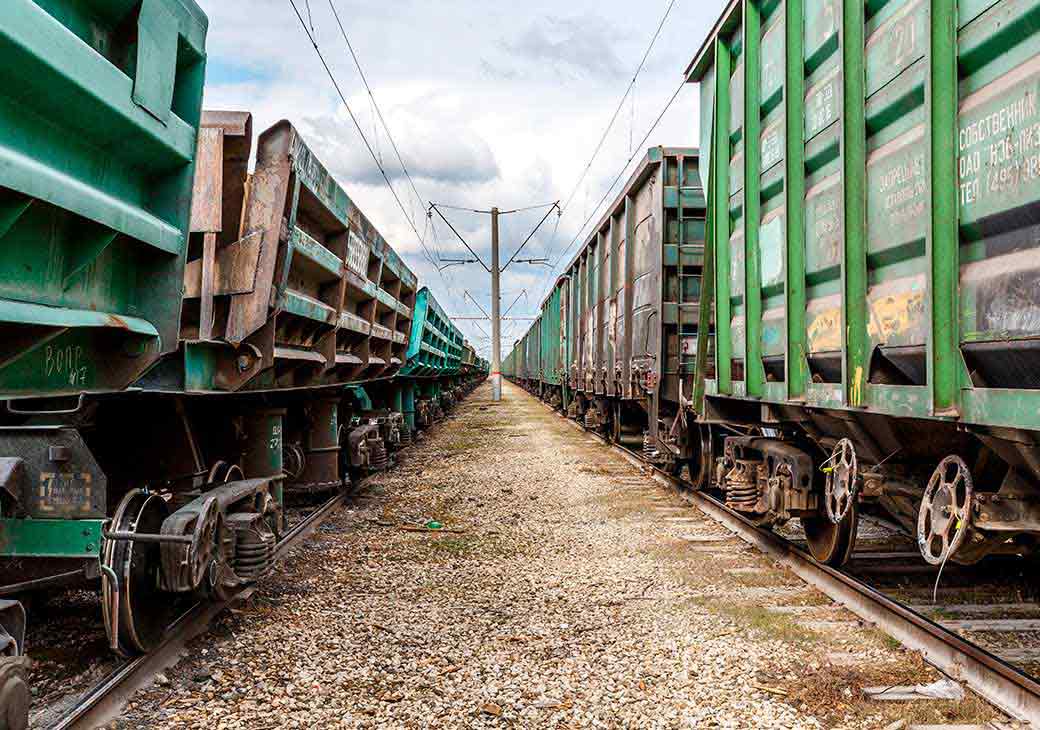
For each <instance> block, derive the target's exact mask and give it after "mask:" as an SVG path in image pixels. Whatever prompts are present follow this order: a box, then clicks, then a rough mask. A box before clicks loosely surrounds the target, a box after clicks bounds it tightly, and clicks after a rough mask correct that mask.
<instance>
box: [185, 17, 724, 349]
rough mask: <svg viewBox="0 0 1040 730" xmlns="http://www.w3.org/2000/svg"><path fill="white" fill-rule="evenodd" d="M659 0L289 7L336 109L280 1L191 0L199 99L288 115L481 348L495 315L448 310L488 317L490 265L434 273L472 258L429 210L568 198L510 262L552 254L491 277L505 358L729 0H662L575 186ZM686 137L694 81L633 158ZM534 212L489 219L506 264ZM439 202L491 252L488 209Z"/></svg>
mask: <svg viewBox="0 0 1040 730" xmlns="http://www.w3.org/2000/svg"><path fill="white" fill-rule="evenodd" d="M670 1H671V0H647V1H646V2H644V3H632V2H630V1H622V0H598V1H596V2H591V1H590V2H586V1H585V0H575V1H572V2H567V3H561V2H551V1H548V0H527V1H525V2H522V3H520V2H500V1H495V0H440V1H438V2H429V1H427V2H418V1H416V0H395V2H388V1H386V0H383V1H378V0H294V2H295V3H296V6H297V8H298V9H299V12H300V13H301V15H302V16H303V18H304V22H305V25H306V27H307V30H310V29H311V28H313V35H314V37H315V39H316V41H317V44H318V47H319V49H320V50H321V53H322V55H323V56H324V58H325V61H326V62H327V63H328V65H329V68H330V69H331V71H332V74H333V76H334V77H335V79H336V82H337V83H338V85H339V87H340V89H341V90H342V93H343V95H344V97H345V98H346V100H347V105H346V106H345V105H344V104H343V102H342V100H341V99H340V97H339V95H338V93H337V91H336V89H335V87H334V86H333V83H332V81H330V79H329V76H328V75H327V74H326V72H325V70H324V68H323V67H322V65H321V61H320V60H319V58H318V55H317V53H316V52H315V50H314V48H313V46H312V45H311V43H310V41H309V40H308V38H307V34H306V32H305V29H304V25H301V23H300V21H299V19H298V18H297V15H296V13H295V12H294V10H293V6H292V4H291V2H290V0H198V2H199V4H200V5H201V6H202V8H203V9H204V10H205V11H206V13H207V15H208V16H209V19H210V30H209V40H208V56H209V58H208V66H207V79H206V97H205V107H206V108H207V109H222V110H244V111H250V112H252V113H253V117H254V130H255V131H256V133H257V134H259V133H260V132H261V131H263V130H264V129H267V128H268V127H270V126H271V125H273V124H274V123H276V122H277V121H279V120H281V119H288V120H290V121H291V122H292V123H293V125H294V126H296V128H297V129H299V130H300V132H301V134H302V135H303V137H304V139H305V140H306V141H307V144H308V146H309V147H310V148H311V150H312V151H313V152H314V153H315V154H316V155H317V157H318V158H319V159H320V160H322V162H323V163H325V165H326V167H328V168H329V170H330V171H331V172H332V174H333V175H334V176H335V178H336V179H337V180H338V181H339V183H340V184H341V185H342V186H343V188H344V189H345V190H346V191H347V194H348V195H349V196H350V197H351V198H352V199H353V200H354V202H355V203H356V204H357V205H358V206H359V207H360V208H361V209H362V210H363V211H364V212H365V215H366V216H368V218H369V219H370V220H371V221H372V222H373V223H374V224H375V226H376V227H377V228H378V229H379V231H380V232H381V233H382V234H383V236H384V238H386V239H387V241H389V242H390V243H391V245H392V246H393V247H394V249H395V250H396V251H397V252H398V253H399V254H400V255H401V256H402V257H403V258H404V260H405V262H406V263H407V264H408V266H409V267H410V268H411V269H412V271H414V272H415V273H416V275H417V276H418V277H419V281H420V285H421V286H422V285H424V286H428V287H430V289H431V290H432V291H433V293H434V296H435V297H436V298H437V300H438V302H440V304H441V306H442V308H443V309H444V310H445V311H446V312H447V313H448V314H449V315H453V316H455V317H456V324H457V325H458V326H459V328H460V329H461V330H462V332H463V334H464V335H465V336H466V338H467V339H468V340H469V341H470V342H471V343H473V345H474V346H475V347H476V348H477V349H478V351H480V352H481V353H482V354H483V355H484V356H485V357H487V356H489V353H490V337H489V336H488V334H489V333H490V331H491V325H490V322H481V321H470V320H461V319H458V318H459V317H481V316H483V314H482V312H481V308H483V309H484V310H486V311H490V308H491V304H490V301H491V297H490V288H491V285H490V276H489V275H488V273H487V272H486V271H485V270H484V269H483V268H482V267H481V266H480V265H477V264H472V265H467V266H451V267H448V268H446V269H443V270H439V268H440V267H441V266H443V263H444V260H446V259H452V258H455V259H458V258H464V257H467V256H469V254H468V252H467V251H466V250H465V248H464V247H463V244H462V243H460V242H459V241H458V239H457V238H455V235H454V234H453V233H452V232H451V230H450V229H449V228H448V227H447V226H446V225H445V224H444V223H443V221H441V220H440V218H438V217H437V216H436V214H434V217H433V220H432V222H431V221H430V220H429V219H428V218H427V215H426V213H427V208H428V204H429V203H430V202H434V203H438V204H444V205H450V206H456V207H461V208H467V209H475V210H488V209H490V208H491V207H492V206H497V207H499V208H500V209H502V210H508V209H518V208H526V207H528V206H537V205H544V204H549V203H552V202H553V201H556V200H559V201H560V202H561V204H563V203H565V202H566V201H567V199H568V198H571V197H572V193H573V199H572V202H571V203H570V205H567V206H566V207H565V208H564V210H563V213H562V215H561V216H557V215H556V214H555V213H553V214H552V215H551V216H550V218H549V219H548V220H547V221H546V223H545V224H544V225H543V226H542V228H541V229H540V230H539V232H538V234H536V235H535V237H534V238H533V239H532V240H531V242H530V243H529V244H528V245H527V247H526V248H525V249H524V252H523V254H522V256H521V258H539V257H548V258H549V259H550V261H551V262H552V263H554V264H555V263H557V262H559V265H558V266H556V267H555V268H553V267H549V266H541V265H527V264H516V263H514V264H513V265H512V266H510V267H509V268H508V269H507V270H506V271H504V272H503V275H502V284H501V286H502V307H503V311H504V310H505V309H506V308H508V307H510V306H511V305H512V309H511V311H510V312H509V316H510V317H516V318H518V319H516V320H514V321H507V322H504V323H503V336H502V356H503V357H505V356H506V354H508V352H509V350H510V349H511V348H512V345H513V342H514V341H515V340H516V339H517V338H518V337H520V336H521V335H522V334H523V333H524V332H525V331H526V329H527V327H528V326H529V325H530V321H529V320H527V319H523V318H530V317H534V316H537V313H538V309H539V306H540V304H541V300H542V298H543V297H544V295H545V294H546V293H547V287H548V286H549V284H550V283H551V282H552V281H553V280H555V278H556V277H557V276H558V275H559V274H560V272H561V269H562V268H563V267H564V266H565V265H566V264H567V263H568V261H569V260H570V259H571V257H572V256H573V255H574V254H575V253H576V252H577V251H578V250H579V249H580V246H581V244H582V243H583V242H584V237H585V236H586V235H587V230H588V228H589V227H590V226H592V225H595V223H596V221H597V220H598V218H599V217H600V215H601V214H602V211H603V208H604V206H599V207H598V208H597V204H598V203H599V202H600V201H601V200H602V199H603V197H604V195H605V194H607V191H608V190H609V189H610V185H611V183H612V182H613V181H614V180H615V178H616V177H617V176H618V174H619V173H620V172H621V171H622V169H623V167H624V164H625V162H626V160H628V158H629V157H630V156H631V155H632V154H633V153H636V160H635V161H634V162H632V164H631V165H629V168H628V169H627V170H626V171H625V172H624V174H623V175H622V182H621V183H620V184H619V186H618V187H616V188H615V189H614V190H613V192H611V193H610V195H609V197H608V203H609V202H610V201H612V200H613V199H614V198H615V197H616V196H617V194H618V193H619V192H620V185H623V184H624V181H625V180H626V179H627V177H628V174H629V172H630V170H631V169H632V168H634V166H635V165H636V164H638V160H639V158H640V157H641V156H642V155H641V154H639V150H638V149H637V145H638V144H639V142H640V140H641V139H642V138H643V137H644V135H645V134H646V133H647V131H648V130H649V128H650V126H651V125H652V124H653V122H654V120H655V119H656V118H657V116H658V115H659V114H660V113H661V110H662V109H664V108H665V106H666V104H667V102H668V100H669V99H670V98H671V96H672V95H673V94H674V93H675V91H676V89H677V88H678V87H679V86H680V85H681V83H682V72H683V70H684V69H685V68H686V65H687V64H688V63H689V61H690V60H691V58H692V57H693V55H694V54H695V53H696V51H697V49H698V47H699V46H700V44H701V42H702V41H703V39H704V38H705V36H706V35H707V34H708V32H709V31H710V28H711V26H712V24H713V23H714V21H715V19H716V18H717V16H718V15H719V14H720V13H721V11H722V6H723V4H724V0H675V2H674V5H673V7H672V9H671V12H670V14H669V16H668V20H667V21H666V23H665V26H664V28H663V29H662V31H661V33H660V36H659V37H658V39H657V41H656V43H655V45H654V48H653V50H652V52H651V54H650V56H649V58H648V59H647V62H646V65H645V67H644V69H643V72H642V73H641V74H640V76H639V78H638V80H637V82H636V84H635V87H634V91H633V93H632V94H631V95H630V97H629V98H628V99H627V100H626V102H625V104H624V105H623V107H622V109H621V113H620V114H619V115H618V118H617V121H616V122H615V124H614V126H613V128H612V130H611V132H610V133H609V135H608V136H607V139H606V142H605V143H604V145H603V148H602V151H601V152H600V154H599V156H598V157H597V159H596V161H595V163H594V164H593V165H592V166H591V168H590V169H589V172H588V174H587V175H586V176H585V179H584V181H583V182H582V183H581V184H580V185H578V183H579V179H580V178H581V176H582V172H583V170H584V169H585V167H586V165H587V163H588V162H589V159H590V158H591V157H592V154H593V152H594V150H595V148H596V145H597V143H598V142H599V140H600V138H601V136H602V134H603V132H604V130H605V129H606V127H607V124H608V122H610V119H611V116H612V115H613V114H614V110H615V109H616V108H617V106H618V102H619V101H620V99H621V97H622V95H623V94H624V93H625V89H626V88H627V87H628V84H629V82H630V81H631V80H632V77H633V74H634V73H635V70H636V68H637V67H638V66H639V62H640V59H641V58H642V57H643V54H644V52H645V51H646V48H647V45H648V44H649V42H650V39H651V38H652V37H653V34H654V32H655V30H656V29H657V27H658V25H659V23H660V22H661V18H662V17H663V15H664V13H665V11H666V9H667V8H668V6H669V3H670ZM637 6H638V11H634V8H635V7H637ZM333 8H335V11H336V12H337V13H338V15H339V19H340V21H341V22H342V25H343V29H344V31H345V33H346V35H347V37H348V38H349V40H350V43H351V44H352V46H353V49H354V51H355V53H356V55H357V58H358V60H359V62H360V64H361V68H362V70H363V71H364V73H365V76H366V78H367V79H368V83H369V85H370V87H371V89H372V92H373V95H374V98H375V102H376V104H378V108H379V111H381V112H382V116H383V119H384V120H385V123H386V128H387V129H389V135H388V133H387V132H386V130H385V129H384V128H383V126H382V124H381V123H380V120H379V118H378V116H377V114H376V112H375V107H374V106H373V104H372V101H371V100H370V98H369V96H368V93H367V92H366V90H365V86H364V84H363V82H362V80H361V77H360V76H359V74H358V71H357V69H356V67H355V65H354V62H353V60H352V59H351V55H350V52H349V50H348V48H347V45H346V43H345V41H344V38H343V35H342V33H341V31H340V28H339V26H338V25H337V22H336V18H335V16H334V15H333ZM348 108H349V110H350V111H351V112H353V114H354V116H355V117H356V119H357V124H358V126H360V127H361V129H362V131H363V132H364V135H365V137H366V138H367V139H368V142H369V144H370V145H371V147H372V149H373V151H374V152H375V156H376V157H377V158H379V159H380V160H381V164H382V166H383V168H384V169H385V170H386V173H387V175H388V177H389V179H390V182H391V185H392V186H393V189H394V191H395V192H396V194H397V196H398V197H399V198H400V200H401V202H402V205H403V208H404V211H402V207H401V206H399V205H398V203H397V202H396V201H395V198H394V193H392V192H391V191H390V189H389V188H388V187H387V185H386V183H385V181H384V180H383V177H382V174H381V173H380V171H379V167H378V166H377V165H376V164H375V162H374V161H373V159H372V155H371V154H370V153H369V152H368V149H367V148H366V145H365V142H364V141H363V139H362V137H361V135H360V134H359V133H358V131H357V128H356V126H355V124H354V122H353V121H352V120H351V116H350V113H349V112H348ZM698 134H699V131H698V93H697V88H696V87H695V86H692V85H686V86H685V88H683V89H682V91H681V92H680V94H679V96H678V97H677V99H676V100H675V102H674V103H673V104H672V105H671V107H669V109H668V112H667V114H666V115H665V116H664V118H663V119H662V121H661V123H660V125H659V126H658V128H657V130H656V131H655V132H654V134H652V135H651V136H650V138H649V139H648V141H647V143H646V144H645V145H644V146H643V148H644V149H642V151H643V152H645V147H651V146H656V145H664V146H696V144H697V140H698V138H699V137H698ZM391 135H392V137H391ZM391 140H392V141H391ZM394 143H395V144H396V145H397V149H398V150H399V151H400V154H401V157H402V159H403V160H404V164H405V167H407V169H408V171H409V173H410V174H411V181H409V180H408V179H407V178H406V177H405V175H404V173H403V172H402V169H401V165H400V164H399V163H398V161H397V157H396V155H395V153H394V149H393V146H392V144H394ZM413 183H414V188H415V189H414V190H413V187H412V184H413ZM416 193H418V194H416ZM547 210H548V208H547V207H541V208H536V209H533V210H527V211H524V212H521V213H516V214H513V215H510V216H506V217H503V218H502V219H501V221H502V226H501V230H502V236H501V241H502V245H501V250H502V256H503V258H502V261H503V263H504V262H505V261H507V260H508V258H509V256H511V255H512V253H513V251H515V250H516V248H517V247H518V246H519V245H520V244H521V243H522V242H523V240H524V239H525V238H526V237H527V236H528V234H529V233H530V232H531V231H532V230H533V229H534V228H535V226H536V225H537V224H538V222H539V220H540V219H541V218H542V216H544V215H545V213H546V212H547ZM443 212H444V215H445V216H446V217H447V218H448V220H449V221H450V222H451V224H452V225H453V226H454V227H455V228H456V229H457V230H458V232H459V233H460V234H461V235H462V236H463V238H465V239H466V241H467V242H468V243H469V245H470V246H471V247H472V248H473V249H474V250H475V251H476V253H477V254H478V255H480V256H481V257H482V258H483V259H484V261H486V262H490V249H491V234H490V217H489V216H487V215H482V214H476V213H472V212H466V211H458V210H449V209H445V210H444V211H443ZM590 217H591V218H592V220H591V222H590V223H589V225H588V226H586V227H585V232H584V233H582V235H581V237H580V238H578V240H577V242H576V243H574V245H572V246H571V247H570V248H569V250H568V246H569V245H570V244H571V242H572V241H573V240H574V239H575V237H576V236H578V233H579V230H580V229H581V228H582V226H583V225H585V224H586V221H588V220H589V218H590ZM413 222H414V226H415V230H413V227H412V223H413ZM467 292H468V295H469V296H471V297H472V298H473V299H476V301H477V302H478V303H479V307H478V306H477V305H476V304H474V303H473V301H471V300H470V298H469V296H467ZM518 297H519V299H518ZM514 301H516V303H515V305H514V304H513V302H514Z"/></svg>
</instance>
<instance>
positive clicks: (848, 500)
mask: <svg viewBox="0 0 1040 730" xmlns="http://www.w3.org/2000/svg"><path fill="white" fill-rule="evenodd" d="M829 462H830V469H831V470H830V472H828V473H827V485H826V488H825V492H824V505H825V507H826V510H827V517H828V519H830V521H831V524H833V525H838V524H841V522H842V521H843V520H844V519H845V516H846V515H847V514H848V513H849V510H850V509H851V508H852V505H853V503H854V502H855V501H856V494H857V491H858V489H857V485H858V476H859V463H858V461H857V459H856V448H855V446H853V444H852V441H850V440H849V439H842V440H841V441H839V442H838V443H837V445H836V446H835V447H834V450H833V451H832V452H831V458H830V460H829Z"/></svg>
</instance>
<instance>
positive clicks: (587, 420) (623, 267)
mask: <svg viewBox="0 0 1040 730" xmlns="http://www.w3.org/2000/svg"><path fill="white" fill-rule="evenodd" d="M698 169H699V158H698V153H697V151H696V150H694V149H685V148H669V147H653V148H650V149H649V150H648V151H647V153H646V155H645V157H644V158H643V160H642V161H641V163H640V164H639V166H638V167H637V168H636V170H635V172H634V173H633V174H632V177H631V178H630V179H629V181H628V183H627V185H626V186H625V189H624V190H623V191H622V193H621V194H620V195H619V196H618V197H617V199H616V200H615V201H614V202H613V204H612V205H611V206H610V207H609V208H608V209H607V211H606V213H605V214H604V216H603V217H602V219H601V220H600V221H599V222H598V224H597V225H596V226H595V228H593V229H592V232H591V233H590V234H589V235H588V236H587V238H586V239H585V242H584V245H583V246H582V248H581V249H580V250H579V252H578V253H577V255H575V257H574V258H573V260H572V261H571V262H570V264H569V265H568V266H567V268H566V269H565V270H564V274H563V275H562V276H561V277H560V278H559V279H558V280H557V281H556V283H555V284H554V286H553V289H552V291H551V292H550V294H549V295H548V296H547V297H546V299H545V301H544V302H543V304H542V314H541V320H540V328H537V329H536V328H532V331H531V333H528V335H527V338H525V340H530V338H531V335H532V333H536V332H540V333H541V336H540V338H539V337H538V336H537V335H536V337H535V339H536V341H537V345H536V347H538V348H539V356H540V358H541V359H540V366H539V371H538V372H537V373H536V374H534V375H532V374H531V371H530V369H529V370H528V372H527V373H526V374H520V373H517V375H516V377H518V378H521V379H522V378H524V377H527V378H529V379H532V378H533V379H535V380H536V381H537V382H538V383H539V388H540V392H541V394H542V395H543V396H544V397H545V398H546V400H548V401H550V402H551V403H554V404H558V405H559V406H560V407H561V408H562V409H564V410H565V411H566V412H567V414H568V415H569V416H571V417H572V418H576V419H578V420H579V421H581V422H583V423H584V424H585V426H586V427H588V428H590V429H595V430H601V431H603V432H604V433H605V434H606V435H608V436H609V437H611V438H612V439H614V440H616V441H623V442H626V443H629V444H635V445H637V446H638V447H639V448H640V449H642V450H643V452H644V454H645V455H646V456H647V457H649V458H650V459H651V460H652V461H653V462H655V463H657V464H659V465H661V466H662V467H664V468H667V469H670V470H673V471H676V472H678V471H679V470H681V469H682V467H683V466H685V465H686V464H687V463H689V462H690V461H691V460H692V461H693V462H694V463H693V465H692V467H691V468H692V470H693V472H695V474H699V461H698V458H699V457H698V454H699V453H700V451H701V449H700V447H699V445H697V444H694V443H691V442H690V440H689V439H690V432H689V431H687V430H684V429H681V428H679V425H680V422H681V420H682V419H681V414H682V404H683V403H684V402H685V401H686V400H687V399H689V398H691V397H692V395H693V380H694V373H695V355H696V350H697V342H698V332H700V331H710V324H708V325H704V329H703V330H701V329H699V328H700V327H701V326H702V325H701V323H700V310H699V306H698V305H699V301H700V283H701V267H702V263H703V252H704V217H705V202H704V193H703V190H702V188H701V181H700V176H699V174H698ZM527 347H528V348H530V347H531V343H530V342H529V341H528V344H527ZM698 438H699V437H698Z"/></svg>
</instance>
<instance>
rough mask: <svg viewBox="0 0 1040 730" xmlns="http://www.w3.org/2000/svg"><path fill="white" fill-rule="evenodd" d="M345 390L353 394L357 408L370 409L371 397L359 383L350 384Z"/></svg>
mask: <svg viewBox="0 0 1040 730" xmlns="http://www.w3.org/2000/svg"><path fill="white" fill-rule="evenodd" d="M347 392H348V393H350V395H351V396H353V398H354V400H356V401H357V404H358V408H360V409H361V410H363V411H370V410H372V399H371V398H370V397H369V395H368V391H367V390H365V389H364V387H362V386H360V385H352V386H350V387H348V388H347Z"/></svg>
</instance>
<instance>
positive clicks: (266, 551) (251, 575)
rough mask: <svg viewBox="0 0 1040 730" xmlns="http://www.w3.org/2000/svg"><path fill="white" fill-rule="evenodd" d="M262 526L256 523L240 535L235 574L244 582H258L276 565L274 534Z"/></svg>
mask: <svg viewBox="0 0 1040 730" xmlns="http://www.w3.org/2000/svg"><path fill="white" fill-rule="evenodd" d="M261 524H263V523H255V524H253V525H252V526H251V527H250V528H249V529H246V530H242V531H240V532H239V533H238V541H237V543H238V544H237V545H236V546H235V573H236V574H237V575H238V576H239V577H240V578H242V579H244V580H248V581H253V580H257V579H258V578H260V577H261V576H262V575H263V574H264V573H266V572H267V571H268V569H269V568H270V567H271V566H272V565H273V564H274V548H275V537H274V533H272V532H271V531H270V530H268V529H267V528H266V526H264V527H260V526H259V525H261Z"/></svg>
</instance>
